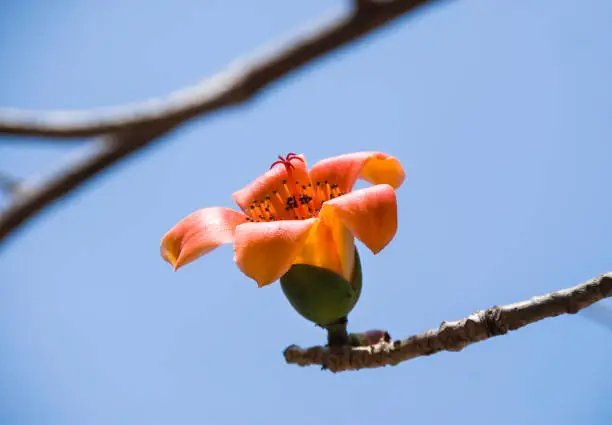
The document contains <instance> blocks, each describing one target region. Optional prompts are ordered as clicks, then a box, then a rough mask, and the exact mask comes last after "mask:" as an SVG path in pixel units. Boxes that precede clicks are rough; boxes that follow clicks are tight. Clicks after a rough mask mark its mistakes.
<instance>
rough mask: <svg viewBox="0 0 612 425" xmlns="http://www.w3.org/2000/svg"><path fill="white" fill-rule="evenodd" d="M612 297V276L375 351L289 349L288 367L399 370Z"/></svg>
mask: <svg viewBox="0 0 612 425" xmlns="http://www.w3.org/2000/svg"><path fill="white" fill-rule="evenodd" d="M607 297H612V273H607V274H604V275H601V276H598V277H596V278H594V279H591V280H589V281H588V282H585V283H582V284H580V285H578V286H574V287H573V288H568V289H563V290H561V291H558V292H552V293H550V294H547V295H543V296H539V297H534V298H532V299H531V300H528V301H521V302H518V303H514V304H508V305H505V306H501V307H498V306H494V307H491V308H488V309H487V310H484V311H477V312H476V313H473V314H472V315H470V316H469V317H467V318H465V319H462V320H458V321H455V322H443V323H442V324H441V325H440V327H439V328H438V329H431V330H428V331H425V332H423V333H421V334H418V335H414V336H411V337H409V338H407V339H403V340H397V341H391V342H381V343H379V344H377V345H375V346H371V347H352V348H351V347H338V348H327V347H321V346H316V347H311V348H307V349H303V348H300V347H298V346H296V345H292V346H289V347H287V348H286V349H285V352H284V355H285V360H286V361H287V363H292V364H297V365H300V366H309V365H320V366H323V367H324V368H326V369H329V370H330V371H332V372H341V371H345V370H359V369H364V368H376V367H383V366H395V365H397V364H398V363H401V362H403V361H406V360H410V359H413V358H415V357H420V356H429V355H431V354H435V353H438V352H440V351H461V350H462V349H463V348H465V347H467V346H468V345H470V344H473V343H476V342H479V341H484V340H485V339H489V338H491V337H494V336H498V335H504V334H506V333H507V332H508V331H513V330H516V329H519V328H522V327H523V326H527V325H529V324H531V323H534V322H537V321H539V320H542V319H546V318H548V317H555V316H559V315H561V314H575V313H577V312H578V311H580V310H582V309H584V308H587V307H589V306H590V305H591V304H593V303H595V302H597V301H600V300H602V299H604V298H607Z"/></svg>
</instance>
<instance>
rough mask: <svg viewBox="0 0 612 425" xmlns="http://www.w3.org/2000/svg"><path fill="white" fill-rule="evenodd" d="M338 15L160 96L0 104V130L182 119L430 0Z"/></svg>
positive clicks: (64, 129) (96, 129) (78, 128)
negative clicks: (101, 105)
mask: <svg viewBox="0 0 612 425" xmlns="http://www.w3.org/2000/svg"><path fill="white" fill-rule="evenodd" d="M360 3H363V5H361V7H357V8H356V9H355V11H354V12H353V13H350V14H348V15H347V16H344V17H342V18H340V19H338V20H337V21H334V22H331V23H328V24H324V25H321V26H320V27H317V28H314V29H312V30H310V31H308V32H306V33H305V34H303V35H302V36H301V37H300V38H298V39H296V40H294V41H293V43H291V44H289V43H287V44H285V46H284V48H281V49H279V50H275V51H272V52H270V53H269V54H267V55H262V56H261V57H259V58H257V59H254V60H252V61H248V62H247V61H242V62H240V61H239V62H238V63H236V64H234V65H233V66H231V67H230V68H229V69H227V70H226V71H224V72H221V73H220V74H218V75H216V76H214V77H212V78H210V79H207V80H204V81H202V82H201V83H199V84H197V85H195V86H193V87H189V88H185V89H182V90H179V91H177V92H175V93H173V94H171V95H170V96H169V97H168V98H166V99H163V100H149V101H146V102H142V103H140V104H136V105H126V106H122V107H116V108H112V109H110V110H108V111H106V112H100V113H95V112H86V111H83V112H59V111H58V112H46V113H38V112H32V111H20V110H15V109H5V110H0V133H4V134H12V135H20V136H37V137H58V138H83V137H91V136H99V135H103V134H107V133H115V132H118V131H124V130H125V129H127V128H131V127H134V126H144V125H150V124H154V123H156V124H163V123H166V124H172V125H176V124H177V123H180V122H184V121H186V120H189V119H191V118H194V117H196V116H201V115H203V114H206V113H210V112H212V111H216V110H219V109H221V108H224V107H228V106H232V105H237V104H240V103H243V102H245V101H246V100H248V99H250V98H252V97H253V96H255V94H257V93H258V92H259V91H261V90H262V89H263V88H265V87H266V86H268V85H269V84H270V83H272V82H274V81H276V80H278V79H280V78H281V77H283V76H285V75H287V74H289V73H290V72H292V71H295V70H296V69H298V68H300V67H302V66H304V65H306V64H307V63H309V62H311V61H313V60H314V59H316V58H318V57H320V56H323V55H324V54H327V53H329V52H331V51H333V50H335V49H338V48H340V47H342V46H343V45H345V44H348V43H350V42H352V41H355V40H357V39H358V38H361V37H362V36H364V35H366V34H368V33H370V32H372V31H373V30H375V29H377V28H378V27H381V26H383V25H385V24H386V23H388V22H390V21H392V20H394V19H396V18H399V17H400V16H401V15H403V14H405V13H407V12H410V11H413V10H415V9H417V8H418V7H420V6H423V5H424V4H426V3H433V0H384V1H383V0H378V1H375V0H370V1H367V2H358V4H357V5H358V6H359V5H360Z"/></svg>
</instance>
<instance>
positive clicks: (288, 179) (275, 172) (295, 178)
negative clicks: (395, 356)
mask: <svg viewBox="0 0 612 425" xmlns="http://www.w3.org/2000/svg"><path fill="white" fill-rule="evenodd" d="M297 157H299V158H301V160H299V159H297V158H294V159H292V160H291V165H293V168H292V169H291V175H289V173H288V171H287V169H286V168H285V166H284V165H282V164H277V165H275V166H274V167H272V169H270V170H268V171H267V172H265V173H264V174H262V175H261V176H259V177H257V178H256V179H255V180H254V181H253V182H251V183H250V184H249V185H247V186H246V187H244V188H243V189H240V190H238V191H236V192H234V194H233V195H232V198H234V201H236V203H237V204H238V206H239V207H240V208H242V210H243V211H244V212H245V213H246V214H249V215H251V217H252V218H253V219H255V220H256V219H257V218H258V215H259V214H261V213H264V214H266V213H271V214H273V215H274V217H275V218H276V219H279V218H280V219H285V220H291V219H294V218H295V217H294V212H293V211H292V210H290V209H286V207H287V198H288V197H290V196H296V197H299V194H300V193H301V192H302V191H301V189H300V188H301V187H302V186H308V184H310V180H309V178H308V169H307V167H306V160H305V159H304V156H303V155H297ZM296 185H297V186H296ZM296 192H297V193H296ZM266 208H268V210H269V211H268V210H265V209H266ZM253 209H254V211H255V213H254V214H255V216H253V214H252V213H251V210H253ZM260 209H263V210H265V212H264V211H261V210H260ZM300 215H303V214H300Z"/></svg>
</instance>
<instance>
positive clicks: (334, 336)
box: [323, 317, 350, 347]
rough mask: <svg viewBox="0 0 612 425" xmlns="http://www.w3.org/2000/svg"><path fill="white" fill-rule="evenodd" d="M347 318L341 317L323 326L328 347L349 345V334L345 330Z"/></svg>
mask: <svg viewBox="0 0 612 425" xmlns="http://www.w3.org/2000/svg"><path fill="white" fill-rule="evenodd" d="M347 323H348V319H347V318H346V317H342V318H340V319H338V320H336V321H334V322H332V323H329V324H327V325H325V326H323V327H324V328H325V329H327V345H328V346H330V347H341V346H345V345H350V340H349V335H348V332H347V330H346V325H347Z"/></svg>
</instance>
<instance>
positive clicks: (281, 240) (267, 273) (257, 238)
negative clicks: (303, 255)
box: [234, 218, 317, 287]
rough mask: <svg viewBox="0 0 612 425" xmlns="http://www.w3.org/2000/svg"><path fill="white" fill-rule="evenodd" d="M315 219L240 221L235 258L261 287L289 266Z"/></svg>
mask: <svg viewBox="0 0 612 425" xmlns="http://www.w3.org/2000/svg"><path fill="white" fill-rule="evenodd" d="M316 221H317V219H314V218H311V219H308V220H281V221H273V222H261V223H245V224H241V225H240V226H238V228H237V229H236V241H235V243H234V261H235V262H236V264H237V265H238V267H239V268H240V270H241V271H242V272H243V273H244V274H245V275H247V276H248V277H250V278H251V279H254V280H255V281H256V282H257V285H258V286H259V287H262V286H265V285H269V284H270V283H272V282H274V281H275V280H277V279H278V278H280V277H281V276H282V275H283V274H285V273H286V272H287V270H289V268H290V267H291V265H292V264H293V261H294V259H295V258H296V257H297V256H298V254H299V253H300V251H301V250H302V247H303V246H304V243H305V242H306V240H307V239H308V236H309V234H310V231H311V229H312V227H313V225H314V224H315V223H316Z"/></svg>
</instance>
